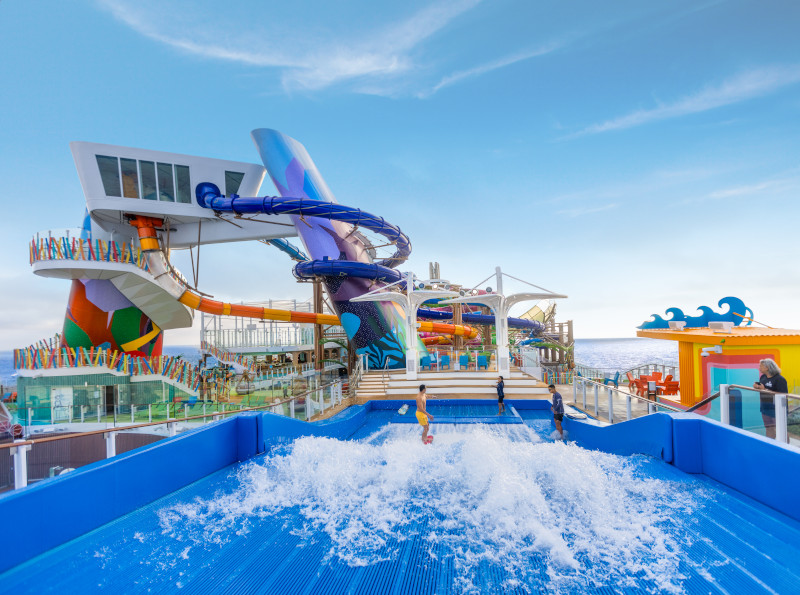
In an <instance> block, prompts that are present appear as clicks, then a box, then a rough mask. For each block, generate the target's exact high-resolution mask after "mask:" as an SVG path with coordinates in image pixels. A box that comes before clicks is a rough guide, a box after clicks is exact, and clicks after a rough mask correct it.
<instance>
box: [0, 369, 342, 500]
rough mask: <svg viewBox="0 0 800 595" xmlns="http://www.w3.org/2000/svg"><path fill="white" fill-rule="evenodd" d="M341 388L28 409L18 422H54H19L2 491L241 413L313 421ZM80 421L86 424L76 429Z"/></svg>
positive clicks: (338, 399)
mask: <svg viewBox="0 0 800 595" xmlns="http://www.w3.org/2000/svg"><path fill="white" fill-rule="evenodd" d="M342 389H343V383H342V382H341V381H338V380H337V381H336V382H328V383H323V382H322V381H315V382H314V383H313V384H312V385H310V386H308V387H307V390H305V391H304V392H301V393H299V394H294V395H291V396H289V397H288V398H280V397H276V398H274V399H273V400H272V401H270V402H268V403H264V404H261V405H257V406H248V405H246V404H244V403H238V404H233V403H208V402H200V401H196V402H191V401H189V402H180V403H177V402H175V403H169V402H164V403H150V404H148V405H144V406H141V405H139V406H137V405H133V404H128V405H112V406H108V407H106V406H105V405H104V404H98V405H96V406H94V407H91V406H79V407H69V408H61V409H59V410H57V412H56V414H54V413H53V411H54V410H53V408H50V407H48V408H46V409H45V408H41V407H28V408H27V411H25V412H24V418H27V419H24V418H23V419H21V420H20V421H22V422H27V421H28V420H30V421H34V420H36V419H41V418H49V422H51V423H48V424H46V426H43V425H38V426H37V425H32V424H28V423H25V425H21V424H20V425H18V426H16V427H14V428H13V430H12V432H16V431H17V429H19V431H20V434H21V437H20V438H18V439H16V440H14V441H13V442H11V441H10V440H8V441H6V442H5V443H4V444H0V491H5V490H8V489H14V488H22V487H25V486H26V485H28V484H29V483H32V482H38V481H44V480H47V479H49V478H51V477H56V476H58V475H61V474H63V473H67V472H69V471H72V470H73V469H75V468H78V467H82V466H83V465H88V464H89V463H93V462H96V461H99V460H102V459H105V458H110V457H113V456H115V455H117V454H122V453H123V452H128V451H130V450H133V449H135V448H138V447H140V446H145V445H147V444H150V443H152V442H155V441H158V440H162V439H164V438H167V437H171V436H175V435H177V434H179V433H181V432H184V431H187V430H189V429H193V428H196V427H198V426H201V425H203V424H206V423H211V422H214V421H218V420H220V419H224V418H226V417H229V416H230V415H235V414H238V413H240V412H243V411H269V412H271V413H275V414H278V415H285V416H287V417H292V418H294V419H298V420H304V421H311V420H313V419H315V418H320V417H322V416H324V415H326V414H327V413H330V412H331V411H332V410H333V408H334V407H336V406H338V405H341V404H342V401H343V396H344V395H343V393H342ZM20 413H21V412H20V411H17V414H20ZM90 418H91V421H92V422H94V423H96V424H97V425H96V426H94V427H92V428H91V430H90V431H81V430H85V429H87V426H86V425H85V424H88V423H89V420H90ZM80 421H82V422H83V424H84V425H82V426H76V422H80ZM76 431H77V433H76ZM3 450H5V451H6V452H5V453H3ZM8 454H10V455H12V456H7V455H8Z"/></svg>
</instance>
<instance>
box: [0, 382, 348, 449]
mask: <svg viewBox="0 0 800 595" xmlns="http://www.w3.org/2000/svg"><path fill="white" fill-rule="evenodd" d="M337 384H338V381H337V382H330V383H328V384H324V385H322V386H318V387H317V388H314V389H311V390H308V391H306V392H304V393H301V394H299V395H294V396H293V397H291V398H288V399H284V400H283V401H278V402H277V403H270V404H269V405H258V406H256V407H245V408H242V409H233V410H230V411H217V412H214V413H205V414H203V415H192V416H189V417H180V418H178V417H172V418H169V419H165V420H162V421H152V422H146V423H141V424H131V425H125V426H114V427H113V428H106V429H104V430H92V431H90V432H74V433H69V434H66V435H64V436H48V437H47V438H40V439H38V440H19V441H17V442H11V443H7V444H0V449H4V448H14V447H17V446H24V445H26V444H41V443H43V442H54V441H56V440H67V439H69V438H81V437H83V436H93V435H97V434H108V433H109V432H122V431H126V430H134V429H137V428H147V427H151V426H162V425H164V424H172V423H181V422H187V421H190V420H194V419H206V418H208V417H215V416H218V415H232V414H239V413H244V412H246V411H258V410H260V409H271V408H273V407H277V406H278V405H285V404H286V403H290V402H291V401H294V400H295V399H299V398H301V397H305V396H306V395H309V394H311V393H316V392H319V391H321V390H324V389H326V388H328V387H330V386H335V385H337ZM224 404H226V405H227V404H231V403H224Z"/></svg>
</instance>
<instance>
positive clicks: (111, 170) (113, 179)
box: [95, 155, 121, 196]
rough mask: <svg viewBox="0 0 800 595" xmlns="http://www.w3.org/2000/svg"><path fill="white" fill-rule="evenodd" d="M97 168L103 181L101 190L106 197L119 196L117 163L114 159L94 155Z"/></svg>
mask: <svg viewBox="0 0 800 595" xmlns="http://www.w3.org/2000/svg"><path fill="white" fill-rule="evenodd" d="M95 157H96V158H97V167H98V168H99V169H100V178H101V179H102V180H103V190H104V191H105V193H106V196H121V194H120V191H119V163H118V161H117V158H116V157H108V156H107V155H95Z"/></svg>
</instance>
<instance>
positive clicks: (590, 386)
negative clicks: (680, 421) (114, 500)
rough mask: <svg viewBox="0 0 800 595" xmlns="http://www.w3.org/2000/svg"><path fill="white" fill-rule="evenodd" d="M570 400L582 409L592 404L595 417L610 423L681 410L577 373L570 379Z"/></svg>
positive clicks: (587, 408) (586, 409) (585, 409)
mask: <svg viewBox="0 0 800 595" xmlns="http://www.w3.org/2000/svg"><path fill="white" fill-rule="evenodd" d="M589 395H591V397H592V401H593V403H592V402H590V400H589ZM579 398H580V399H581V400H580V401H579ZM572 402H573V403H575V404H576V405H578V404H581V403H582V409H583V410H584V411H589V410H590V407H589V405H591V406H593V409H594V417H595V419H602V418H603V417H604V418H605V419H606V420H607V421H608V422H609V423H612V424H614V423H617V422H620V421H627V420H629V419H635V418H637V417H643V416H645V415H649V414H651V413H655V412H656V411H659V410H664V411H675V412H682V411H683V410H682V409H680V408H678V407H671V406H669V405H665V404H664V403H659V402H656V401H651V400H650V399H648V398H647V397H641V396H639V395H635V394H632V393H630V392H628V391H625V390H622V389H620V388H616V387H614V386H613V385H611V384H609V385H606V384H603V383H602V382H597V381H595V380H591V379H589V378H584V377H582V376H577V375H576V376H575V377H574V378H573V381H572ZM623 411H624V414H623Z"/></svg>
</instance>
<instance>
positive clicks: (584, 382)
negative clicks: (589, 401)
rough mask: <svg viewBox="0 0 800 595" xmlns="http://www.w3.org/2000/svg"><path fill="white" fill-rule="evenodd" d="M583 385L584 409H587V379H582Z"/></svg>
mask: <svg viewBox="0 0 800 595" xmlns="http://www.w3.org/2000/svg"><path fill="white" fill-rule="evenodd" d="M581 387H582V388H583V410H584V411H586V381H585V380H581Z"/></svg>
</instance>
